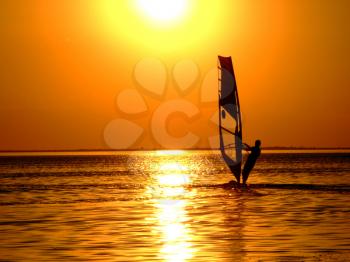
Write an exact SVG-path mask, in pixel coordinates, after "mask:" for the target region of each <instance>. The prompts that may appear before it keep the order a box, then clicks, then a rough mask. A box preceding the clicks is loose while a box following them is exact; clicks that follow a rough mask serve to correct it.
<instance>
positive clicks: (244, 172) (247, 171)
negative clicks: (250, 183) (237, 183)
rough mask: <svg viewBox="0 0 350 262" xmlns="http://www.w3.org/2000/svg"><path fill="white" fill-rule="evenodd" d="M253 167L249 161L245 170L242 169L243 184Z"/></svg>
mask: <svg viewBox="0 0 350 262" xmlns="http://www.w3.org/2000/svg"><path fill="white" fill-rule="evenodd" d="M252 169H253V166H252V165H251V164H249V163H246V164H245V165H244V168H243V171H242V178H243V185H245V184H246V183H247V180H248V177H249V174H250V171H251V170H252Z"/></svg>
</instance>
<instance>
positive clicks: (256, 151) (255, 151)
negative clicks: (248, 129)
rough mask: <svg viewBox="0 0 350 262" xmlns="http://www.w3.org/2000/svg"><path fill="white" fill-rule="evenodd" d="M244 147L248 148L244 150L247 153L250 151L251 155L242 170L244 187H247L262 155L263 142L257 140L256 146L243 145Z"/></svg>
mask: <svg viewBox="0 0 350 262" xmlns="http://www.w3.org/2000/svg"><path fill="white" fill-rule="evenodd" d="M243 145H244V146H245V147H246V148H244V150H246V151H250V154H249V155H248V158H247V160H246V161H245V164H244V167H243V170H242V177H243V185H246V183H247V180H248V177H249V174H250V171H252V169H253V167H254V165H255V162H256V160H257V159H258V157H259V156H260V153H261V149H260V146H261V141H260V140H256V141H255V146H253V147H250V146H249V145H247V144H245V143H243Z"/></svg>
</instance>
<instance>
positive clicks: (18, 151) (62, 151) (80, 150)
mask: <svg viewBox="0 0 350 262" xmlns="http://www.w3.org/2000/svg"><path fill="white" fill-rule="evenodd" d="M161 150H164V151H167V150H169V151H171V150H187V151H205V150H219V148H215V149H213V148H191V149H181V148H179V149H159V148H153V149H152V148H151V149H122V150H112V149H52V150H0V153H65V152H67V153H69V152H111V153H112V152H128V151H161ZM262 150H286V151H288V150H350V147H278V146H276V147H263V148H262Z"/></svg>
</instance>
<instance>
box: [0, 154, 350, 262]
mask: <svg viewBox="0 0 350 262" xmlns="http://www.w3.org/2000/svg"><path fill="white" fill-rule="evenodd" d="M232 178H233V177H232V175H230V174H229V171H228V169H227V168H226V167H225V165H224V164H223V162H222V160H221V158H220V155H219V153H218V152H215V151H154V152H122V153H103V152H98V153H92V152H91V153H85V154H82V153H80V154H71V153H65V154H60V155H59V154H56V155H55V154H52V155H50V156H45V155H40V156H33V155H32V156H25V157H24V156H11V157H5V156H2V157H0V210H1V211H0V215H1V216H0V261H8V260H10V261H24V260H25V261H59V260H63V261H153V260H159V261H256V260H260V261H271V260H272V261H276V260H277V261H289V260H290V261H305V260H308V261H320V260H321V261H347V260H348V259H349V260H350V153H346V152H343V153H341V152H333V153H331V152H327V153H320V152H318V153H317V152H308V153H305V152H295V153H290V152H289V153H286V152H274V153H272V152H265V153H264V154H263V155H262V157H261V158H260V159H259V161H258V163H257V166H256V169H255V170H254V171H253V173H252V175H251V178H250V181H249V182H250V183H251V184H252V185H251V189H250V190H232V189H228V188H225V187H224V186H223V184H224V183H226V182H228V181H229V180H231V179H232ZM349 260H348V261H349Z"/></svg>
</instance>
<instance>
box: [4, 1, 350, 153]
mask: <svg viewBox="0 0 350 262" xmlns="http://www.w3.org/2000/svg"><path fill="white" fill-rule="evenodd" d="M134 2H135V1H133V0H129V1H119V0H118V1H117V0H99V1H97V0H96V1H92V0H91V1H77V0H60V1H58V0H51V1H44V0H35V1H21V0H3V1H1V2H0V33H1V43H0V45H1V49H0V57H1V60H0V66H1V71H0V72H1V73H0V83H1V88H0V109H1V111H0V125H1V126H0V137H1V139H0V150H48V149H54V150H57V149H108V148H109V146H108V145H110V143H109V142H108V139H106V128H108V125H109V124H110V123H111V122H113V121H114V120H115V119H123V120H128V121H132V122H133V123H135V124H136V125H138V126H139V127H140V128H141V129H142V135H141V137H139V138H138V139H137V141H136V142H135V143H132V145H131V146H132V147H133V148H141V147H143V148H153V147H162V142H161V141H160V140H162V139H159V136H161V135H162V134H158V133H157V132H158V131H159V130H161V128H162V125H158V123H157V121H156V120H154V119H155V118H157V114H156V113H155V112H157V109H159V107H160V106H162V108H165V107H166V106H167V105H168V104H169V103H167V102H169V101H173V100H174V99H176V100H179V99H181V101H187V102H188V103H189V104H190V105H193V109H194V110H195V109H198V112H196V115H195V116H194V117H193V119H190V120H189V119H187V118H186V117H184V115H183V114H181V113H176V112H175V113H174V114H171V115H170V117H169V119H168V120H167V121H166V129H167V130H166V133H167V134H169V135H170V136H172V137H174V138H181V137H183V136H185V135H186V134H187V133H188V132H191V133H192V134H194V135H195V136H198V137H199V138H198V141H197V142H196V143H195V145H194V146H196V147H207V146H208V138H209V137H212V136H215V135H217V127H216V126H215V124H213V123H211V122H210V120H209V119H210V118H211V117H212V115H214V114H215V113H216V110H217V105H216V102H215V101H211V102H209V103H204V102H205V101H203V97H201V92H203V91H202V90H203V88H204V87H203V86H206V87H207V86H208V83H209V86H213V87H212V88H213V89H212V90H209V91H208V90H207V92H209V93H206V94H207V95H210V94H214V95H215V96H216V89H217V86H215V85H216V83H215V81H212V83H213V84H212V85H210V83H211V81H210V72H213V71H211V70H215V67H216V63H217V61H216V59H217V55H218V54H220V55H226V56H232V57H233V60H234V67H235V72H236V78H237V82H238V89H239V95H240V100H241V108H242V111H243V135H244V140H245V142H248V143H252V142H253V141H254V140H255V138H260V139H261V140H262V141H263V145H264V146H305V147H350V137H349V135H348V133H349V127H350V124H349V123H350V121H349V115H350V108H349V102H348V101H349V98H350V74H349V68H350V66H349V65H350V62H349V61H350V49H349V46H350V27H349V24H350V17H349V15H348V10H350V2H349V1H346V0H343V1H342V0H336V1H320V0H309V1H304V0H290V1H279V0H270V1H269V0H265V1H247V0H218V1H209V0H208V1H206V0H205V1H203V0H188V8H187V9H186V12H185V13H184V14H183V16H182V17H180V18H178V19H177V20H176V21H175V22H172V23H169V24H167V23H164V22H159V21H158V22H157V21H154V20H152V19H149V18H147V17H146V16H145V15H144V14H142V12H141V10H139V9H138V8H137V6H136V5H135V3H134ZM147 59H148V60H147ZM145 61H160V65H161V67H156V66H154V67H152V66H151V67H147V66H146V67H145V66H143V67H142V66H140V64H142V63H143V62H145ZM183 61H189V62H190V63H192V64H194V65H196V68H197V71H196V72H190V71H188V70H184V68H183V67H181V66H178V67H177V65H180V64H181V62H183ZM182 65H183V64H182ZM177 69H178V70H177ZM185 69H186V68H185ZM138 70H140V71H138ZM142 70H143V71H144V72H142ZM175 71H176V73H175ZM211 76H212V77H213V76H214V75H213V74H212V75H211ZM208 79H209V80H208ZM145 81H148V83H146V82H145ZM152 81H153V82H152ZM162 81H163V82H162ZM186 83H188V85H189V87H188V88H187V89H184V90H182V89H181V85H185V84H186ZM146 84H148V85H152V86H153V87H155V86H158V87H159V88H163V87H164V88H165V89H164V90H165V91H164V94H163V95H162V96H161V97H160V96H158V97H157V96H156V95H155V94H152V93H150V92H149V91H147V90H145V85H146ZM126 89H128V90H129V89H134V90H136V91H137V92H139V93H140V94H141V97H144V100H145V104H146V107H147V109H148V111H147V112H141V113H139V114H136V115H133V114H127V113H125V112H122V111H123V110H121V108H120V104H118V102H116V101H118V94H120V93H121V92H122V91H125V90H126ZM181 90H182V91H181ZM123 101H125V99H124V100H123ZM133 101H137V100H133V99H132V98H130V103H126V104H129V105H130V104H131V103H133ZM190 105H189V108H190V107H191V106H190ZM126 106H128V105H126ZM124 107H125V105H124ZM179 107H181V103H180V105H179V106H178V107H177V106H175V108H178V109H179V110H178V111H181V110H183V108H179ZM128 110H129V109H128ZM161 110H163V111H162V112H164V109H161ZM124 111H125V110H124ZM175 111H176V110H175ZM158 112H159V110H158ZM129 113H130V112H129ZM118 123H119V122H118ZM152 126H153V127H152ZM121 128H122V127H121ZM152 128H153V129H152ZM118 132H119V133H118ZM120 132H121V131H117V132H116V136H119V137H120V139H121V140H124V139H128V137H127V136H128V132H124V133H123V132H121V133H120ZM109 135H110V134H109ZM106 140H107V141H106ZM174 141H175V142H173V144H172V145H171V147H176V139H174Z"/></svg>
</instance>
